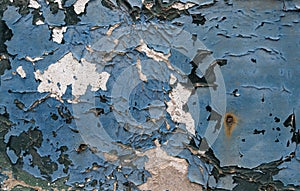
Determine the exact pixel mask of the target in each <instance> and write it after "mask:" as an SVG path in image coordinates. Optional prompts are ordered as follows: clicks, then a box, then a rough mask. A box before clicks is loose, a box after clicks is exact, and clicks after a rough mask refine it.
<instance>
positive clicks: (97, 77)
mask: <svg viewBox="0 0 300 191" xmlns="http://www.w3.org/2000/svg"><path fill="white" fill-rule="evenodd" d="M34 75H35V79H37V80H41V83H40V85H39V86H38V91H39V92H41V93H42V92H50V93H52V95H51V97H55V98H56V99H58V100H60V101H62V99H61V97H62V96H63V94H64V93H65V92H66V90H67V86H68V85H72V95H73V96H75V100H76V99H78V98H79V97H80V96H81V95H84V94H85V92H86V90H87V88H88V86H91V90H92V91H97V90H99V89H102V90H104V91H106V90H107V88H106V83H107V80H108V79H109V77H110V74H109V73H107V72H102V73H100V74H99V73H98V72H96V64H92V63H89V62H87V61H86V60H85V59H81V63H80V62H79V61H77V60H76V59H75V58H74V57H73V55H72V53H68V54H66V55H65V56H64V57H63V58H61V59H60V60H59V61H58V62H56V63H54V64H51V65H50V66H49V67H48V69H47V70H45V71H44V72H43V73H42V72H41V71H40V70H37V71H36V72H34ZM74 103H76V102H74Z"/></svg>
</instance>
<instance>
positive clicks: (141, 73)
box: [136, 58, 147, 82]
mask: <svg viewBox="0 0 300 191" xmlns="http://www.w3.org/2000/svg"><path fill="white" fill-rule="evenodd" d="M136 68H137V69H138V73H139V78H140V80H142V81H143V82H147V76H146V75H145V74H143V72H142V65H141V60H140V59H139V58H138V59H137V62H136Z"/></svg>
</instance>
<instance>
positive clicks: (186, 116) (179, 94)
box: [167, 83, 195, 135]
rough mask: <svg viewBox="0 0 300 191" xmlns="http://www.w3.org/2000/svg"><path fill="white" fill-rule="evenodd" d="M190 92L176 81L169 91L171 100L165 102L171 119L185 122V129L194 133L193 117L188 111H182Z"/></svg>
mask: <svg viewBox="0 0 300 191" xmlns="http://www.w3.org/2000/svg"><path fill="white" fill-rule="evenodd" d="M191 93H192V92H191V90H189V89H186V88H185V87H184V86H183V85H181V84H180V83H178V84H177V86H176V88H174V89H173V90H172V91H171V92H170V93H169V96H170V98H171V100H170V101H168V102H167V106H168V108H167V112H168V113H169V114H170V115H171V118H172V120H173V121H175V122H178V123H183V124H185V126H186V129H187V131H188V132H189V133H191V134H193V135H195V122H194V119H193V117H192V115H191V114H190V113H187V112H185V111H183V106H184V105H185V104H186V103H187V102H188V99H189V97H190V95H191Z"/></svg>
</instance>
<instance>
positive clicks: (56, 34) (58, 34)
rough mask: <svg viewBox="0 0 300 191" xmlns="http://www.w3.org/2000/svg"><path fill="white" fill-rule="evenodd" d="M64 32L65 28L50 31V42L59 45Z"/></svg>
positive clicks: (55, 28)
mask: <svg viewBox="0 0 300 191" xmlns="http://www.w3.org/2000/svg"><path fill="white" fill-rule="evenodd" d="M66 31H67V27H54V28H53V29H52V40H53V41H54V42H56V43H58V44H61V43H62V40H63V38H64V33H65V32H66Z"/></svg>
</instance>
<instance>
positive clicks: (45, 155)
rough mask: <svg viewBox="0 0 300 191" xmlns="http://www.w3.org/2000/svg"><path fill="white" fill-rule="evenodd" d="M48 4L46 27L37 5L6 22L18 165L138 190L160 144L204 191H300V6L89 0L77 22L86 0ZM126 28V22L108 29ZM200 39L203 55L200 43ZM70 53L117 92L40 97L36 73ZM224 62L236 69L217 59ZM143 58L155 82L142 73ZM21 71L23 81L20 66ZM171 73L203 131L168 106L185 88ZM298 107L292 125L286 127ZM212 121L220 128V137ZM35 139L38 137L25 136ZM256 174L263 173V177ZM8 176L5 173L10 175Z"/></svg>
mask: <svg viewBox="0 0 300 191" xmlns="http://www.w3.org/2000/svg"><path fill="white" fill-rule="evenodd" d="M38 2H39V3H40V4H41V8H40V11H41V13H42V16H43V18H44V19H45V20H44V22H45V24H42V25H34V24H32V22H33V15H32V14H33V9H32V8H29V10H30V11H29V13H28V14H25V15H23V14H20V13H19V8H17V7H15V6H13V5H12V4H11V5H10V6H7V7H6V10H5V11H4V14H3V17H2V20H4V21H5V23H6V25H7V26H8V28H9V29H11V30H12V34H13V36H12V38H11V39H10V40H7V41H6V42H5V45H6V46H7V53H8V54H9V61H10V63H11V69H10V70H6V71H5V74H4V75H2V76H1V86H0V97H1V100H0V106H1V107H0V115H1V116H5V115H7V114H8V115H9V121H11V122H12V123H13V125H11V126H10V127H9V128H8V131H7V133H5V135H4V136H3V143H4V144H5V145H6V149H5V150H3V151H2V150H1V152H3V153H4V154H6V155H7V157H8V158H9V160H10V162H11V164H12V165H13V166H14V165H19V166H18V168H20V166H21V168H22V169H23V170H24V171H26V172H28V173H29V174H31V175H33V176H34V177H36V178H40V179H44V180H47V181H49V182H53V181H56V180H59V179H61V178H63V177H65V178H67V181H66V185H68V186H71V187H76V188H85V189H87V190H93V189H94V188H96V189H105V190H114V189H117V190H126V189H133V190H139V188H138V186H140V185H142V184H144V183H147V181H148V180H149V177H151V176H152V175H151V174H150V173H149V172H148V170H149V169H148V170H147V169H145V163H146V162H147V161H148V158H147V157H146V156H141V155H139V154H138V152H141V153H143V152H145V151H147V150H151V149H153V148H155V147H156V145H155V144H154V140H159V142H160V144H161V147H162V148H163V149H164V151H166V152H167V153H168V155H170V156H174V157H177V158H182V159H185V160H186V161H187V163H188V172H187V175H186V176H187V177H188V179H189V181H190V182H193V183H196V184H199V185H201V186H202V187H203V188H204V189H207V188H213V189H215V190H217V189H222V188H224V189H227V190H247V189H249V190H251V189H252V190H258V189H266V188H270V187H271V188H273V189H279V190H280V189H289V188H291V189H299V186H300V182H299V173H297V172H298V170H299V158H300V157H299V142H300V140H299V139H300V138H299V136H300V135H299V129H298V128H297V127H296V123H297V120H298V118H295V117H297V116H299V110H298V108H299V96H298V95H299V86H298V85H297V77H298V74H299V72H300V71H299V66H298V62H299V58H298V57H297V50H299V46H300V42H299V40H298V39H299V38H298V37H299V34H300V27H299V19H300V16H299V14H298V13H297V11H298V10H299V6H298V5H297V2H296V1H283V2H279V1H278V2H273V1H264V2H261V1H253V2H242V1H237V2H231V1H224V2H223V1H220V2H215V1H203V2H198V1H188V2H193V3H195V4H196V5H195V6H194V7H192V8H189V9H188V10H185V11H188V12H185V11H179V10H174V9H173V8H171V7H170V6H171V5H173V3H176V2H175V1H168V4H167V3H165V4H163V3H162V1H159V0H157V1H155V3H156V4H155V3H154V5H153V6H154V8H155V9H154V8H151V10H149V9H147V7H146V6H145V5H142V3H140V2H137V1H131V0H130V1H128V2H127V1H117V2H115V1H109V0H106V1H90V2H88V4H87V6H86V10H85V12H84V13H83V14H80V15H76V14H75V15H76V18H75V16H74V13H73V8H72V6H73V5H74V3H75V1H66V2H64V4H63V9H58V10H57V12H56V13H53V12H52V11H51V6H52V5H53V2H51V4H50V5H47V4H46V3H45V2H42V1H38ZM147 2H148V1H147ZM181 2H182V3H186V2H187V1H183V0H182V1H181ZM148 3H153V2H152V1H149V2H148ZM54 4H55V3H54ZM104 4H105V5H106V6H105V5H104ZM134 6H135V7H134ZM72 19H73V20H72ZM115 24H120V25H119V26H116V28H115V29H114V30H113V31H112V33H111V34H110V35H107V34H106V33H107V31H108V29H109V28H110V27H112V26H113V25H115ZM53 26H66V27H67V31H66V32H65V33H64V34H63V43H62V44H58V43H55V42H53V40H52V39H51V38H52V37H51V34H52V31H51V27H53ZM141 39H143V41H144V42H145V43H146V44H147V45H148V48H149V49H152V50H155V51H156V53H157V52H158V53H162V54H163V55H167V54H168V53H170V57H168V61H169V62H170V63H171V64H170V65H171V66H172V67H174V69H172V68H171V67H170V66H168V63H166V62H165V61H156V60H155V59H153V58H151V56H149V53H147V52H143V51H139V49H138V48H137V47H138V46H139V45H140V43H141V42H140V40H141ZM195 39H199V40H198V41H197V40H195ZM199 41H200V42H201V43H203V46H202V45H200V43H199ZM189 43H190V44H189ZM197 43H199V44H197ZM196 45H197V46H198V48H199V51H198V50H195V49H193V50H191V47H193V48H195V47H197V46H196ZM89 48H90V49H91V50H90V49H89ZM197 51H198V52H197ZM201 51H202V52H201ZM205 51H207V52H205ZM209 51H211V52H212V55H211V54H210V53H209V54H208V52H209ZM69 52H71V53H72V54H73V56H74V59H77V60H78V61H80V59H82V58H84V59H85V60H87V61H88V62H91V63H96V65H97V72H99V73H100V72H104V71H105V72H108V73H109V74H110V77H109V80H108V81H107V84H106V86H107V89H108V90H107V91H104V90H97V91H92V87H88V91H87V93H86V94H85V95H82V97H80V98H81V99H82V100H85V101H84V102H80V103H78V104H72V103H69V102H68V101H67V100H72V99H74V95H73V94H72V91H74V90H72V86H68V88H67V91H66V92H65V94H64V95H63V96H62V100H63V102H61V101H59V100H57V99H55V98H53V97H47V95H48V94H49V93H47V92H46V93H40V92H38V91H37V88H38V86H39V84H40V81H38V80H36V78H35V76H34V72H36V71H37V70H41V71H45V70H46V69H47V68H48V67H49V66H50V65H51V64H54V63H56V62H57V61H58V60H60V59H61V58H63V57H64V56H65V55H66V54H67V53H69ZM202 54H203V55H205V56H203V55H202ZM195 55H196V56H195ZM197 56H198V57H197ZM201 56H202V57H201ZM28 57H30V58H32V59H33V58H37V57H42V58H43V59H42V60H39V61H34V62H31V61H30V60H28ZM213 58H218V59H223V60H226V63H227V64H226V65H222V64H219V65H214V66H210V65H208V64H207V63H211V62H210V61H213ZM139 61H140V62H141V68H142V69H141V72H142V73H143V74H144V75H145V76H146V77H147V82H145V81H143V80H142V79H140V78H139V77H138V76H139V71H138V69H137V62H139ZM80 62H81V61H80ZM81 63H82V62H81ZM19 66H22V67H23V69H24V70H25V72H26V78H24V79H23V78H21V77H20V76H19V75H18V74H17V73H14V71H16V69H17V68H18V67H19ZM195 66H197V67H195ZM215 68H218V70H219V71H221V73H222V79H223V80H224V83H225V85H226V89H225V91H226V92H223V93H224V94H226V97H222V99H224V100H225V102H226V105H227V106H226V111H227V112H230V113H233V114H235V115H236V116H237V124H235V126H234V129H233V130H232V134H231V136H230V137H228V136H226V133H225V130H226V129H224V128H219V127H218V126H217V125H218V123H219V125H220V124H221V125H222V126H223V121H224V120H225V123H227V124H230V123H231V122H232V121H230V120H231V119H229V118H225V119H224V116H223V110H222V107H223V105H221V104H220V102H222V100H219V101H220V102H217V101H214V100H213V99H214V93H215V94H216V93H219V92H218V91H219V90H220V89H221V88H222V87H223V86H222V83H221V82H220V79H219V78H220V75H219V73H217V72H216V69H215ZM193 70H195V71H193ZM193 72H194V73H193ZM127 74H130V75H127ZM171 74H174V76H175V77H176V79H177V81H176V82H175V84H176V85H178V84H179V83H180V84H184V87H185V88H186V89H188V90H189V91H190V92H191V96H190V97H189V99H188V101H187V103H186V104H184V106H183V110H184V111H185V112H188V113H190V114H191V116H192V118H193V120H194V122H195V124H196V125H195V135H192V134H191V133H190V132H189V131H188V130H187V124H185V123H182V122H181V123H180V122H177V121H175V120H174V119H173V118H172V116H171V114H170V113H168V112H167V111H166V107H167V104H166V102H170V101H172V100H171V98H170V92H172V91H174V90H175V89H176V88H175V87H176V85H172V84H171V83H170V75H171ZM190 74H193V75H196V77H195V76H194V77H195V79H193V80H194V81H193V80H192V79H189V78H188V76H190V77H191V76H192V75H190ZM124 76H125V77H127V78H124ZM128 77H130V78H128ZM123 78H124V79H123ZM79 83H80V82H79ZM119 83H120V84H119ZM124 85H126V86H124ZM131 85H132V86H133V85H134V88H131ZM213 85H215V86H214V87H212V86H213ZM177 87H178V86H177ZM122 88H123V89H122ZM214 88H215V89H214ZM224 88H225V87H224ZM235 90H237V91H238V93H239V96H236V94H233V93H232V92H234V91H235ZM127 94H128V95H127ZM220 95H221V94H220ZM222 95H223V94H222ZM37 100H38V101H37ZM208 108H210V109H208ZM224 112H225V111H224ZM291 113H293V115H294V118H293V121H292V122H289V121H288V122H285V121H286V120H288V118H289V116H291ZM218 116H219V117H218ZM172 119H173V120H172ZM290 120H291V119H290ZM289 123H290V124H289ZM1 124H2V122H1ZM286 124H289V125H286ZM207 128H214V129H213V130H215V131H214V133H216V132H217V135H216V136H217V138H216V140H215V141H213V142H212V143H211V142H210V138H211V137H206V135H207V134H206V133H207ZM1 132H2V131H0V133H1ZM214 133H213V135H215V134H214ZM40 134H41V137H40V136H39V135H40ZM31 135H36V136H34V137H31ZM37 135H38V136H37ZM28 137H29V139H30V140H31V139H34V141H33V142H28V143H27V144H25V143H26V142H25V143H24V144H21V143H19V142H18V141H22V140H23V141H24V140H27V139H28ZM96 140H97V141H96ZM87 141H89V142H87ZM206 144H207V145H206ZM17 146H18V147H17ZM203 147H205V148H204V150H203ZM107 155H109V156H107ZM109 157H112V158H113V157H116V159H114V158H113V159H110V158H109ZM255 175H256V177H259V178H257V179H254V180H252V176H255ZM225 177H226V178H225ZM7 178H8V177H7V176H6V175H5V174H1V169H0V182H1V183H2V182H5V180H6V179H7ZM227 179H228V180H227ZM87 180H90V181H87ZM116 182H117V186H116ZM0 187H1V186H0Z"/></svg>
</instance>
